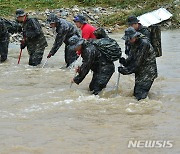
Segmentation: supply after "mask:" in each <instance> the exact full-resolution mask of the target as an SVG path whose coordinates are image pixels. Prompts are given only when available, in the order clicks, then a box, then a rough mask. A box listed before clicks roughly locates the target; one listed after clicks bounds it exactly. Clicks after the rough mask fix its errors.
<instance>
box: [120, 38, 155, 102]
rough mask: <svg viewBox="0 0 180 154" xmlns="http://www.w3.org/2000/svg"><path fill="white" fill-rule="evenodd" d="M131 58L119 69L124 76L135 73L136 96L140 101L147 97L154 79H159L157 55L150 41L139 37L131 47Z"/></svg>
mask: <svg viewBox="0 0 180 154" xmlns="http://www.w3.org/2000/svg"><path fill="white" fill-rule="evenodd" d="M130 52H131V56H130V57H128V58H127V59H126V61H125V63H124V64H123V65H124V66H125V67H123V68H122V67H119V69H118V71H119V72H120V73H122V74H124V75H128V74H131V73H135V87H134V96H135V97H136V98H137V99H138V100H140V99H144V98H146V97H147V95H148V92H149V90H150V88H151V85H152V83H153V81H154V79H155V78H156V77H157V65H156V55H155V52H154V49H153V47H152V45H151V44H150V42H149V40H148V39H147V38H145V37H142V36H141V37H139V38H138V39H137V40H136V42H135V43H134V44H132V46H131V51H130Z"/></svg>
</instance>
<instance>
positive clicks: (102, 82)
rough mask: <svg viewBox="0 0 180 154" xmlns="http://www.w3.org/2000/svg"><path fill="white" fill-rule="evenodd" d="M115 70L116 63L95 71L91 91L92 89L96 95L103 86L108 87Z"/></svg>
mask: <svg viewBox="0 0 180 154" xmlns="http://www.w3.org/2000/svg"><path fill="white" fill-rule="evenodd" d="M114 71H115V68H114V64H110V65H105V66H102V67H100V68H99V69H98V71H97V72H94V73H93V78H92V80H91V83H90V85H89V89H90V91H92V92H93V94H94V95H97V94H98V93H99V92H100V91H101V90H102V89H103V88H105V87H106V85H107V83H108V82H109V80H110V78H111V76H112V75H113V73H114Z"/></svg>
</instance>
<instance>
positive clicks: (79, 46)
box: [69, 36, 115, 95]
mask: <svg viewBox="0 0 180 154" xmlns="http://www.w3.org/2000/svg"><path fill="white" fill-rule="evenodd" d="M69 44H70V45H71V47H72V48H73V49H74V50H75V51H81V56H82V58H83V64H82V65H81V66H80V68H79V69H78V70H77V72H78V73H79V74H78V75H77V76H76V77H74V78H73V79H72V83H73V82H75V83H76V84H79V83H81V82H82V81H83V79H84V78H85V77H86V75H87V74H88V72H89V71H90V70H92V71H93V78H92V80H91V83H90V85H89V89H90V91H92V93H93V94H94V95H97V94H98V93H99V92H100V91H101V90H102V89H103V88H105V87H106V85H107V83H108V81H109V80H110V78H111V76H112V74H113V73H114V71H115V68H114V64H113V62H111V61H108V60H107V59H106V57H105V56H104V55H103V54H101V53H100V51H99V50H97V48H96V47H95V46H94V45H93V44H92V43H91V41H87V40H84V39H81V38H78V37H77V36H74V37H72V38H71V39H70V40H69Z"/></svg>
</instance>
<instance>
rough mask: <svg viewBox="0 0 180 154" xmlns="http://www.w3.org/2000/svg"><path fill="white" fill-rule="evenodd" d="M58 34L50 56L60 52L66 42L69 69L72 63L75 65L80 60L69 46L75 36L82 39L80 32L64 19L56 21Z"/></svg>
mask: <svg viewBox="0 0 180 154" xmlns="http://www.w3.org/2000/svg"><path fill="white" fill-rule="evenodd" d="M56 32H57V35H56V39H55V42H54V44H53V47H52V49H51V51H50V54H51V55H54V54H55V53H56V52H57V51H58V49H59V48H60V46H61V45H62V43H63V42H64V43H65V62H66V64H67V67H68V66H69V65H70V64H71V63H73V62H74V61H75V60H76V59H77V58H78V56H77V54H76V52H75V51H72V50H71V48H70V47H69V46H68V45H69V43H68V40H69V38H71V37H72V36H74V35H76V36H78V37H80V34H79V31H78V29H77V28H76V27H75V26H74V25H73V24H72V23H70V22H68V21H66V20H64V19H60V18H58V19H57V20H56Z"/></svg>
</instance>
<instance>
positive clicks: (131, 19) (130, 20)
mask: <svg viewBox="0 0 180 154" xmlns="http://www.w3.org/2000/svg"><path fill="white" fill-rule="evenodd" d="M138 22H139V20H138V19H137V17H136V16H134V15H132V16H129V17H128V18H127V23H128V25H132V24H137V23H138Z"/></svg>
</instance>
